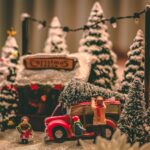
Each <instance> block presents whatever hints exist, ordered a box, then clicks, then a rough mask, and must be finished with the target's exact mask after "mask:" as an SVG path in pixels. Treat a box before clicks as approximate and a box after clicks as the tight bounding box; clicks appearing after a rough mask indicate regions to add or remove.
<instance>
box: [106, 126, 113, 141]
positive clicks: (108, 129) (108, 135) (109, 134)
mask: <svg viewBox="0 0 150 150" xmlns="http://www.w3.org/2000/svg"><path fill="white" fill-rule="evenodd" d="M105 131H106V138H107V139H111V137H112V135H113V133H114V129H113V128H112V127H111V126H108V125H106V130H105Z"/></svg>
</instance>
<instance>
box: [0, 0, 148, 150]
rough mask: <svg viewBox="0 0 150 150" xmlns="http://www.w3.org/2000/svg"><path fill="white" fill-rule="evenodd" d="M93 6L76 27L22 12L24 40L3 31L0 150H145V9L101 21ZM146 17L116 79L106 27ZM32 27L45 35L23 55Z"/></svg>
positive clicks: (116, 66) (101, 15)
mask: <svg viewBox="0 0 150 150" xmlns="http://www.w3.org/2000/svg"><path fill="white" fill-rule="evenodd" d="M92 5H93V6H92ZM92 5H91V6H90V12H89V14H88V15H89V16H88V18H87V19H86V21H87V22H85V25H81V27H79V28H71V27H70V26H63V25H62V24H61V22H60V19H59V17H58V16H53V17H52V20H51V21H50V23H49V21H48V22H46V21H41V20H38V17H37V18H34V17H33V15H31V14H29V13H23V12H22V13H21V14H20V17H21V19H20V26H21V25H22V29H21V32H22V34H21V33H20V32H18V31H17V28H15V27H13V26H12V27H10V28H8V30H6V35H7V37H6V39H5V42H4V44H3V47H2V48H1V49H0V150H25V149H26V150H51V149H54V150H150V97H149V96H150V94H149V92H150V68H149V66H150V58H149V57H150V5H147V6H145V8H143V10H142V11H139V12H135V13H134V14H131V16H129V15H130V14H127V16H123V17H122V16H121V17H113V16H107V17H106V15H105V12H104V9H103V7H102V5H101V3H100V1H94V2H93V3H92ZM83 11H84V10H83ZM144 15H145V20H144V21H145V29H144V30H143V29H140V28H139V29H138V30H137V31H136V33H135V35H134V36H133V37H134V38H133V39H132V41H130V45H129V46H128V51H127V54H126V59H125V61H123V65H122V66H123V67H122V70H121V71H122V74H121V75H120V71H118V70H119V68H120V66H119V65H120V63H118V56H117V53H116V52H115V51H114V49H113V42H112V40H111V38H110V37H111V34H110V33H109V27H110V26H109V25H111V26H112V27H113V28H116V27H117V22H119V21H122V20H123V19H132V20H133V19H134V20H135V21H137V20H138V19H140V17H143V16H144ZM121 19H122V20H121ZM32 23H36V24H38V28H39V29H40V32H42V30H43V29H44V28H48V33H47V38H46V39H45V43H43V49H42V50H41V51H40V52H33V51H34V50H33V51H32V50H30V49H29V43H28V42H29V41H30V40H31V39H30V36H29V35H30V34H29V32H30V31H29V29H30V25H31V24H32ZM108 23H109V25H108ZM37 30H38V29H37ZM115 30H117V29H115ZM78 31H81V32H82V36H81V37H80V41H79V44H78V49H77V50H76V52H71V51H70V50H69V48H68V44H67V40H66V38H67V35H68V34H69V32H72V33H75V32H78ZM18 34H20V35H19V38H20V39H21V40H22V45H19V44H18V42H17V38H16V36H17V35H18ZM122 36H123V35H122ZM30 42H32V40H31V41H30ZM72 42H73V41H72Z"/></svg>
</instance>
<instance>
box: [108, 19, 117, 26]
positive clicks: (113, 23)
mask: <svg viewBox="0 0 150 150" xmlns="http://www.w3.org/2000/svg"><path fill="white" fill-rule="evenodd" d="M110 24H111V25H112V27H113V28H117V19H116V18H115V17H111V18H110Z"/></svg>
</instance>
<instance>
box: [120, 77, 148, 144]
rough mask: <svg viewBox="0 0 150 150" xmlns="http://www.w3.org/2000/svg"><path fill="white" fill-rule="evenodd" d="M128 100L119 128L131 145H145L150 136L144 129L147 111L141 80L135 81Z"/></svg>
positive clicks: (136, 79)
mask: <svg viewBox="0 0 150 150" xmlns="http://www.w3.org/2000/svg"><path fill="white" fill-rule="evenodd" d="M128 98H129V99H128V101H126V104H125V107H124V109H123V111H122V113H121V116H120V119H119V121H118V128H119V129H120V130H121V132H122V133H124V134H127V136H128V140H129V142H130V143H134V142H140V143H141V144H143V143H145V142H147V140H146V139H147V137H148V134H147V132H146V130H145V128H144V124H145V123H146V119H145V116H146V113H145V112H146V109H145V101H144V92H143V84H142V83H141V81H140V78H137V77H136V78H135V79H134V81H133V83H132V85H131V88H130V91H129V94H128Z"/></svg>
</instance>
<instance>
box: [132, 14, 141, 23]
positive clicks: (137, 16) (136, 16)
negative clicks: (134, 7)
mask: <svg viewBox="0 0 150 150" xmlns="http://www.w3.org/2000/svg"><path fill="white" fill-rule="evenodd" d="M133 17H134V22H135V23H136V24H138V23H139V19H140V15H139V13H134V14H133Z"/></svg>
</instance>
